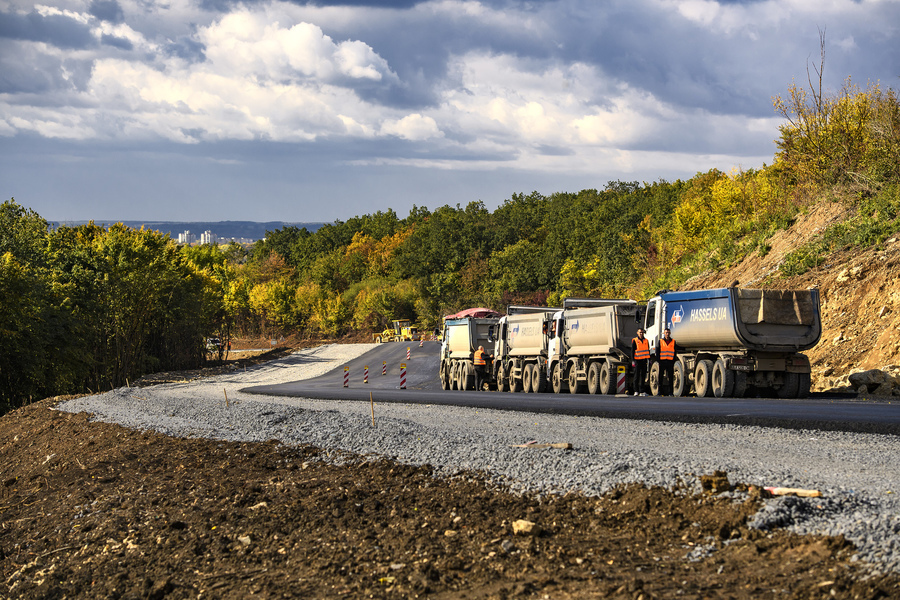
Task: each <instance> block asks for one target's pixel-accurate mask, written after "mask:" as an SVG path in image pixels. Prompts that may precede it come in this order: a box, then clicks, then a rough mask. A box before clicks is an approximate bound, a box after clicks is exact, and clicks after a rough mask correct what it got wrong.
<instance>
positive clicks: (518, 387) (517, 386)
mask: <svg viewBox="0 0 900 600" xmlns="http://www.w3.org/2000/svg"><path fill="white" fill-rule="evenodd" d="M513 373H515V371H513V370H512V369H510V370H509V391H510V392H513V393H516V392H521V391H522V378H521V377H519V378H516V376H515V375H513Z"/></svg>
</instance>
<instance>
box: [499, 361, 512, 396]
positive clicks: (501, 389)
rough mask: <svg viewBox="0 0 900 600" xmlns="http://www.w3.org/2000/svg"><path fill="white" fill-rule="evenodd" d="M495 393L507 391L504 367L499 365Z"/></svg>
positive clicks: (507, 382)
mask: <svg viewBox="0 0 900 600" xmlns="http://www.w3.org/2000/svg"><path fill="white" fill-rule="evenodd" d="M497 391H498V392H508V391H509V380H508V379H507V378H506V367H505V366H503V365H500V370H499V371H497Z"/></svg>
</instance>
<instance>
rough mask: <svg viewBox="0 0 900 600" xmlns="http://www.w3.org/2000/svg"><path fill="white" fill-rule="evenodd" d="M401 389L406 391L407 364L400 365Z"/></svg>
mask: <svg viewBox="0 0 900 600" xmlns="http://www.w3.org/2000/svg"><path fill="white" fill-rule="evenodd" d="M400 389H401V390H405V389H406V363H400Z"/></svg>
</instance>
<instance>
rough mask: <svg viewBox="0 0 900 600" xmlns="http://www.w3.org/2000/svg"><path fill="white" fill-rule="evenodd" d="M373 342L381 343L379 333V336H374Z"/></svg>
mask: <svg viewBox="0 0 900 600" xmlns="http://www.w3.org/2000/svg"><path fill="white" fill-rule="evenodd" d="M375 343H376V344H380V343H381V336H380V335H379V336H375Z"/></svg>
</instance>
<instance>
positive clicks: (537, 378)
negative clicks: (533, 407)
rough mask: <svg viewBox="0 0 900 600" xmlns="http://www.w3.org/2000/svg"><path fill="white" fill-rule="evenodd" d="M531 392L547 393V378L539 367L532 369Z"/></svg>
mask: <svg viewBox="0 0 900 600" xmlns="http://www.w3.org/2000/svg"><path fill="white" fill-rule="evenodd" d="M531 391H532V392H534V393H535V394H543V393H544V392H546V391H547V377H546V376H545V375H544V372H543V371H542V370H541V368H540V367H539V366H538V365H534V367H533V368H532V369H531Z"/></svg>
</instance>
